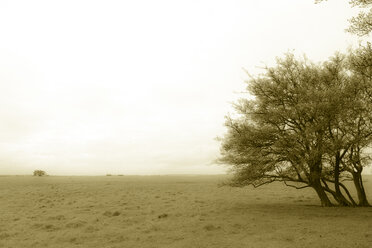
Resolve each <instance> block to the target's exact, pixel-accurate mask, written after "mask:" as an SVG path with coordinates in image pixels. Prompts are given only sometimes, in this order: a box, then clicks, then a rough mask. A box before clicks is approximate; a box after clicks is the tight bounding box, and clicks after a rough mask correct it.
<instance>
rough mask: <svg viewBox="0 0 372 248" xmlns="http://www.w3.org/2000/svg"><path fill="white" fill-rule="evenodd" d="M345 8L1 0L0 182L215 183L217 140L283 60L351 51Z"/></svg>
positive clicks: (284, 0)
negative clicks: (260, 75) (252, 78)
mask: <svg viewBox="0 0 372 248" xmlns="http://www.w3.org/2000/svg"><path fill="white" fill-rule="evenodd" d="M356 11H357V10H356V9H351V8H350V6H349V5H348V0H345V1H344V0H329V1H328V2H325V3H323V4H317V5H315V4H314V0H301V1H298V0H267V1H259V0H256V1H247V0H225V1H218V0H210V1H209V0H208V1H207V0H204V1H203V0H198V1H196V0H195V1H193V0H182V1H181V0H169V1H165V0H156V1H154V0H136V1H134V0H133V1H129V0H128V1H125V0H121V1H119V0H118V1H112V0H97V1H94V0H63V1H55V0H45V1H40V0H32V1H30V0H23V1H20V0H9V1H6V0H5V1H4V0H0V118H1V122H0V174H31V173H32V171H33V170H35V169H42V170H45V171H46V172H47V173H49V174H52V175H102V174H106V173H111V174H175V173H187V174H215V173H223V172H224V171H225V170H226V168H224V167H222V166H219V165H214V164H213V160H214V159H216V158H217V156H218V154H219V143H218V142H217V141H216V140H215V137H216V136H222V135H223V133H224V132H225V128H224V126H223V123H224V116H225V115H226V114H228V113H229V112H233V108H232V107H231V102H233V101H234V100H236V99H237V98H239V97H243V96H245V95H242V94H239V93H238V92H241V91H243V90H244V89H245V84H244V80H246V79H247V76H246V74H245V73H244V71H243V69H242V68H245V69H247V70H248V71H249V72H250V73H252V74H254V73H257V72H258V71H259V69H258V67H262V66H264V65H265V64H269V65H270V64H271V63H272V62H273V60H274V58H275V57H276V56H281V55H283V53H285V52H287V51H294V52H295V53H296V54H300V55H301V54H306V55H307V57H309V58H310V59H313V60H316V61H317V60H322V59H326V58H328V57H329V56H331V55H332V54H333V53H334V52H335V51H336V50H341V51H342V50H345V49H346V48H347V47H348V46H349V45H352V44H355V43H356V42H357V39H356V37H354V36H352V35H350V34H347V33H345V31H344V29H345V28H347V26H348V23H347V19H348V18H350V17H351V16H352V15H353V14H355V13H356Z"/></svg>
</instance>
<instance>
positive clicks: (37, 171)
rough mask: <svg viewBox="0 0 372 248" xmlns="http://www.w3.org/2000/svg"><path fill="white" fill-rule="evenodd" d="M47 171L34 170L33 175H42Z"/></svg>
mask: <svg viewBox="0 0 372 248" xmlns="http://www.w3.org/2000/svg"><path fill="white" fill-rule="evenodd" d="M46 175H47V173H46V172H45V171H43V170H34V176H35V177H42V176H46Z"/></svg>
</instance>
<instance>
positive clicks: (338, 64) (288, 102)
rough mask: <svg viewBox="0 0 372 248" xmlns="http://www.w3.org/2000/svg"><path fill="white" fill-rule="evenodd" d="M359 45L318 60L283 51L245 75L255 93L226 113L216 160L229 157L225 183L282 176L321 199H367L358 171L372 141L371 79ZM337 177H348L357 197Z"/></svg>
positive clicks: (258, 182)
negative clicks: (229, 173) (259, 70)
mask: <svg viewBox="0 0 372 248" xmlns="http://www.w3.org/2000/svg"><path fill="white" fill-rule="evenodd" d="M363 49H364V48H363ZM363 52H364V51H363V50H356V51H355V52H354V53H350V54H348V55H347V56H346V55H342V54H336V55H335V56H334V57H332V58H330V59H329V60H328V61H326V62H324V63H322V64H314V63H312V62H310V61H309V60H307V59H306V58H304V59H297V58H295V56H294V55H293V54H287V55H286V56H285V57H284V58H278V59H277V65H276V66H274V67H268V68H266V69H265V73H263V74H261V75H258V76H255V77H251V79H250V80H249V81H248V82H247V84H248V86H247V90H248V92H249V93H250V94H251V95H252V96H254V99H253V100H248V99H241V100H240V101H239V102H238V103H236V104H235V109H236V111H237V114H238V116H237V117H236V118H231V117H227V120H226V127H227V129H228V132H227V134H226V135H225V137H224V138H222V145H221V157H220V162H221V163H224V164H228V165H230V168H231V171H232V173H233V175H234V177H233V179H232V180H231V182H230V184H231V185H232V186H245V185H253V186H255V187H258V186H261V185H264V184H267V183H271V182H274V181H281V182H284V183H285V184H286V185H288V186H291V187H295V188H304V187H312V188H313V189H314V190H315V191H316V193H317V195H318V196H319V199H320V201H321V205H322V206H332V205H333V203H332V202H331V200H330V199H329V196H330V195H331V196H332V197H333V198H334V200H335V201H336V202H337V204H339V205H343V206H356V205H360V206H367V205H369V203H368V201H367V198H366V194H365V190H364V187H363V181H362V174H361V173H362V170H363V168H364V167H365V166H366V165H367V161H368V159H369V157H368V153H366V148H367V147H368V146H369V145H370V144H371V142H372V132H371V130H372V112H371V111H370V109H371V107H372V98H371V96H372V94H371V92H370V89H371V86H372V81H371V72H370V67H369V68H367V69H366V67H362V66H360V65H359V63H360V59H359V57H360V54H363ZM365 62H366V63H367V62H368V63H369V62H371V59H370V57H367V58H366V61H365ZM344 180H352V181H354V186H355V189H356V191H357V192H358V200H359V201H358V202H357V201H356V200H355V199H353V197H352V196H351V194H350V193H349V190H348V188H347V187H346V186H345V184H344V183H343V181H344ZM327 192H328V193H329V194H327Z"/></svg>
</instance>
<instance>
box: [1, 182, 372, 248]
mask: <svg viewBox="0 0 372 248" xmlns="http://www.w3.org/2000/svg"><path fill="white" fill-rule="evenodd" d="M223 179H224V177H223V176H111V177H109V176H106V177H53V176H50V177H31V176H30V177H28V176H3V177H0V203H1V204H0V223H1V225H0V247H1V248H2V247H11V248H18V247H19V248H23V247H33V248H39V247H89V248H91V247H92V248H93V247H99V248H106V247H107V248H111V247H124V248H126V247H229V248H230V247H232V248H235V247H245V248H246V247H265V248H266V247H302V248H305V247H366V248H367V247H372V208H322V207H320V206H319V200H318V199H317V197H316V195H315V193H314V191H313V190H312V189H303V190H296V189H293V188H288V187H285V186H283V185H282V184H279V183H278V184H272V185H267V186H264V187H262V188H258V189H252V188H250V187H249V188H248V187H247V188H230V187H217V184H218V183H219V182H220V181H221V180H223ZM365 180H366V182H365V186H366V189H367V193H368V197H369V199H370V201H372V176H368V177H365Z"/></svg>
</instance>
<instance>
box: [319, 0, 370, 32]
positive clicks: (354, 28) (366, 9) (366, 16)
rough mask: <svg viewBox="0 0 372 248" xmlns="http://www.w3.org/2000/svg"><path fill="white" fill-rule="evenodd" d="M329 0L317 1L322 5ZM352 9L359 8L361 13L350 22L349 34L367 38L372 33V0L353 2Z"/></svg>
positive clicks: (356, 0) (355, 0)
mask: <svg viewBox="0 0 372 248" xmlns="http://www.w3.org/2000/svg"><path fill="white" fill-rule="evenodd" d="M323 1H327V0H316V1H315V3H320V2H323ZM350 4H351V5H352V7H359V8H360V9H361V11H360V12H359V14H358V15H357V16H354V17H352V18H351V19H350V20H349V22H350V26H349V28H348V29H347V31H348V32H350V33H354V34H356V35H359V36H367V35H369V33H370V32H371V31H372V0H351V1H350Z"/></svg>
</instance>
